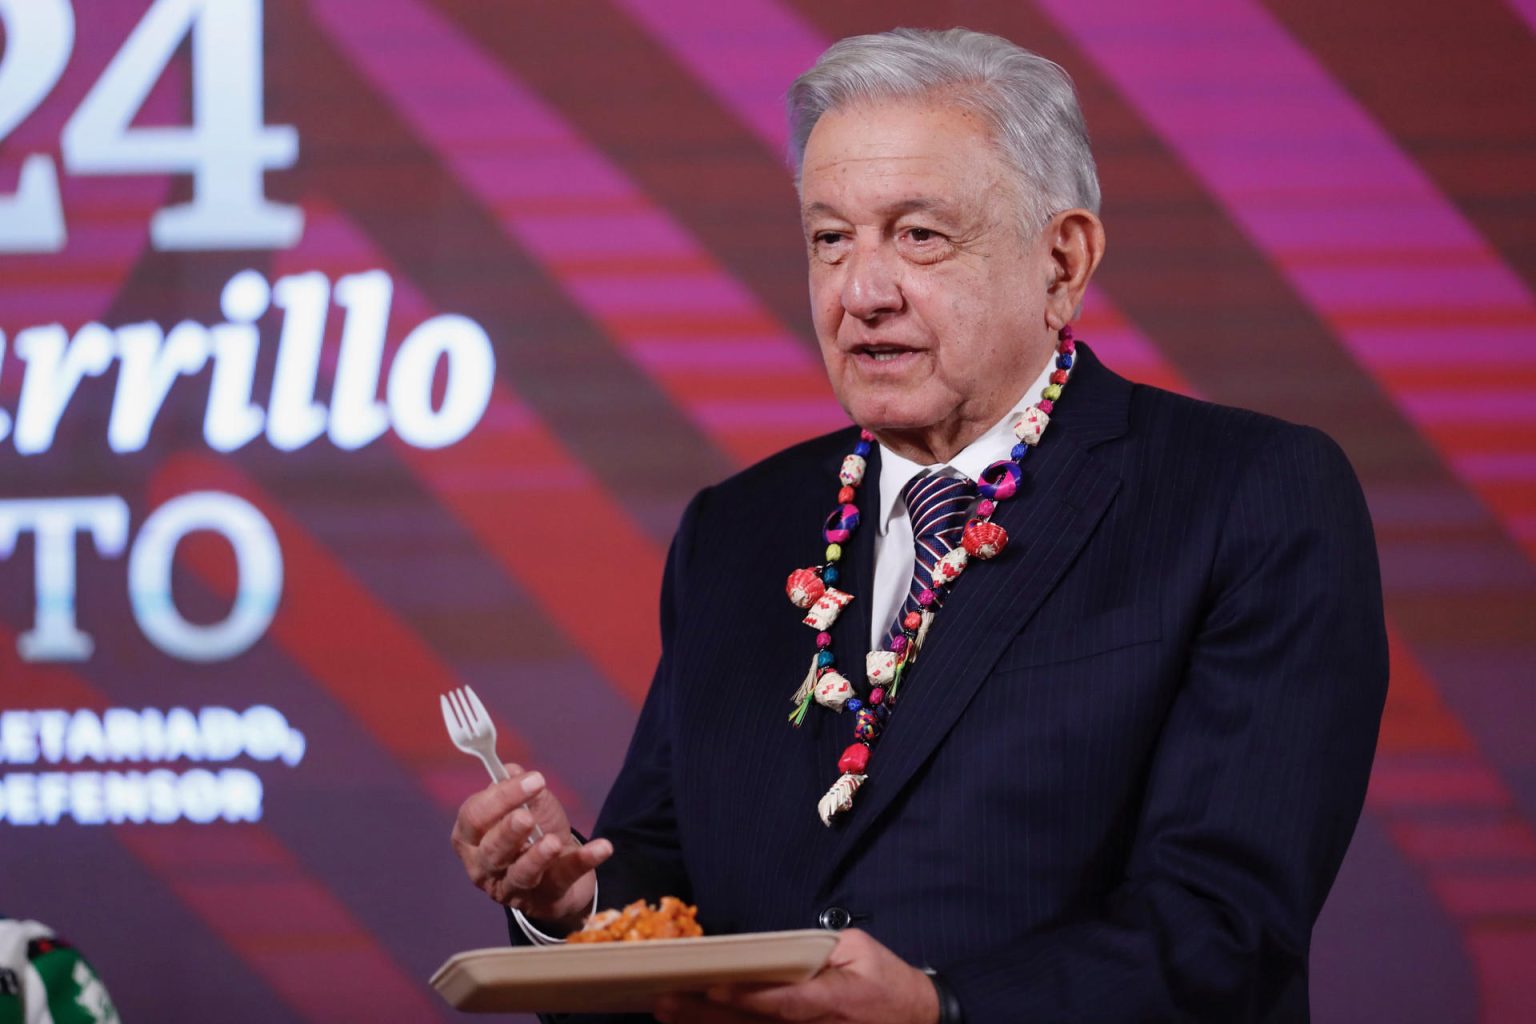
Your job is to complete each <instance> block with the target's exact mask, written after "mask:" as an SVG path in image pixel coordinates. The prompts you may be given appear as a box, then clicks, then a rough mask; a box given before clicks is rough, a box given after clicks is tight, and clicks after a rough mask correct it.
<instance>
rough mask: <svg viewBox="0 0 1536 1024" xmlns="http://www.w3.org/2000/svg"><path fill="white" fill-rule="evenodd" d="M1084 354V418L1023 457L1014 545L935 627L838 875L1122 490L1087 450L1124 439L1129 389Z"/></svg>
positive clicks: (1012, 516) (1064, 416) (844, 841)
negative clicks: (863, 837)
mask: <svg viewBox="0 0 1536 1024" xmlns="http://www.w3.org/2000/svg"><path fill="white" fill-rule="evenodd" d="M1080 351H1083V352H1084V353H1085V355H1084V356H1083V357H1081V362H1080V364H1079V369H1078V370H1076V371H1074V374H1073V382H1072V385H1073V387H1072V388H1071V390H1073V391H1075V392H1076V393H1075V394H1072V395H1071V398H1072V399H1074V400H1075V404H1077V405H1078V406H1080V407H1081V408H1082V412H1080V413H1075V414H1072V413H1069V410H1070V407H1066V408H1063V409H1062V411H1061V413H1060V415H1059V418H1058V420H1057V421H1056V422H1053V424H1052V426H1051V428H1050V430H1049V431H1048V432H1047V434H1046V440H1045V441H1044V442H1042V444H1041V445H1040V447H1039V448H1038V449H1037V450H1036V451H1035V452H1033V453H1031V455H1030V457H1029V458H1028V459H1026V460H1025V462H1024V478H1023V490H1022V493H1020V494H1019V495H1017V496H1015V497H1014V498H1013V499H1012V500H1010V501H1007V502H1004V503H1003V504H1002V505H1000V507H999V509H998V514H997V516H996V517H995V520H994V521H996V522H997V523H999V524H1000V525H1002V526H1003V528H1004V529H1006V530H1007V531H1008V536H1009V538H1010V542H1009V546H1008V548H1007V549H1006V550H1005V551H1004V552H1003V553H1002V554H1001V555H999V556H998V557H997V558H995V559H993V560H991V561H990V562H987V563H978V562H974V561H973V562H972V564H971V565H970V566H969V567H968V568H967V570H966V573H965V575H963V576H962V577H961V578H960V580H959V581H958V582H957V583H956V585H955V587H954V588H953V591H952V593H951V595H950V597H949V599H948V601H946V603H945V605H944V608H943V610H942V611H941V612H940V613H939V615H938V618H937V619H936V620H935V622H934V626H933V630H932V632H931V633H930V634H929V637H928V640H927V643H926V644H925V645H924V647H923V650H922V653H921V655H920V657H919V658H918V661H917V663H916V664H915V665H914V666H913V668H912V671H911V674H910V676H909V677H908V678H907V679H906V680H905V681H904V682H903V684H902V688H901V691H900V699H899V701H898V703H897V706H896V708H895V709H894V710H893V712H892V715H891V718H890V720H889V722H888V725H887V729H886V732H885V734H884V735H883V736H882V737H881V739H880V742H879V743H878V744H877V745H876V747H875V751H874V756H873V757H872V758H871V760H870V768H869V780H868V782H866V783H865V785H864V787H863V789H861V790H860V792H859V794H858V796H857V797H856V798H855V800H854V805H853V809H852V810H851V811H850V812H848V813H847V814H846V815H844V816H843V818H842V819H841V820H840V821H835V822H834V827H835V828H838V829H839V830H841V831H842V836H841V838H840V840H839V842H838V844H837V854H836V856H834V857H833V858H832V860H831V862H829V864H828V869H829V870H833V871H835V870H836V868H837V866H839V865H840V864H841V862H842V861H843V860H844V859H845V857H846V856H847V855H848V854H849V853H851V852H852V850H853V849H854V847H855V846H856V844H857V843H858V841H859V838H860V837H861V836H862V835H863V834H864V832H865V831H866V830H867V829H868V828H869V827H870V826H871V825H872V824H873V823H874V822H875V821H877V820H878V819H879V818H880V817H881V816H882V815H883V814H884V813H885V812H886V810H887V809H888V808H889V807H890V806H891V803H892V801H894V800H895V799H896V797H897V796H898V795H899V794H900V793H901V791H902V790H903V789H904V788H905V787H906V786H907V784H908V783H909V782H911V780H912V778H913V776H914V775H915V774H916V773H917V771H918V770H919V769H920V768H921V767H922V765H923V763H924V762H926V761H927V760H928V758H929V757H930V756H931V755H932V753H933V751H934V749H935V748H936V747H937V746H938V745H939V744H940V742H942V741H943V739H944V737H945V735H947V734H948V733H949V731H950V729H951V728H952V727H953V726H954V724H955V721H956V720H957V719H958V718H959V717H960V715H961V713H962V712H964V710H965V708H966V706H967V705H968V704H969V703H970V702H971V700H972V698H973V697H974V696H975V694H976V691H977V690H978V689H979V688H980V687H981V685H982V683H983V682H984V681H986V679H987V677H988V676H989V674H990V673H991V671H992V667H993V665H995V664H996V662H997V660H998V658H999V657H1000V656H1001V655H1002V653H1003V651H1004V649H1005V648H1006V647H1007V646H1008V644H1009V643H1010V642H1011V641H1012V640H1013V639H1014V638H1015V637H1017V636H1018V634H1019V632H1020V631H1021V630H1022V629H1023V628H1024V626H1025V624H1026V623H1027V622H1028V621H1029V619H1030V618H1031V617H1032V616H1033V615H1034V613H1035V611H1036V609H1038V608H1039V607H1040V605H1041V603H1042V602H1043V601H1044V600H1045V598H1046V597H1047V595H1048V594H1049V593H1050V592H1051V590H1052V588H1054V587H1055V585H1056V583H1057V581H1059V580H1060V579H1061V577H1062V575H1063V574H1064V573H1065V572H1066V570H1067V568H1068V567H1069V566H1070V565H1071V564H1072V562H1073V560H1074V559H1076V557H1077V554H1078V552H1079V551H1081V550H1082V547H1083V545H1084V544H1086V543H1087V541H1088V538H1089V537H1090V536H1091V535H1092V533H1093V531H1094V529H1095V527H1096V526H1097V525H1098V523H1099V521H1100V519H1101V518H1102V517H1103V515H1104V512H1105V511H1106V510H1107V509H1108V508H1109V505H1110V503H1111V501H1112V500H1113V499H1114V496H1115V493H1116V491H1117V490H1118V489H1119V486H1120V479H1119V477H1117V476H1116V475H1115V474H1114V473H1113V472H1111V471H1110V470H1108V469H1106V468H1105V467H1104V466H1103V465H1102V463H1101V462H1100V461H1099V460H1098V459H1096V458H1095V457H1094V456H1093V455H1092V453H1091V452H1090V451H1089V446H1090V445H1092V444H1096V443H1098V442H1099V441H1101V440H1104V439H1106V438H1108V437H1112V436H1117V435H1118V434H1120V433H1123V432H1124V429H1125V423H1126V411H1127V405H1128V402H1129V396H1130V386H1129V385H1128V384H1127V383H1126V382H1125V381H1123V380H1121V379H1120V378H1118V377H1115V376H1114V375H1113V374H1110V373H1109V372H1108V371H1107V370H1104V369H1103V367H1102V366H1100V365H1099V364H1098V362H1097V360H1095V359H1094V358H1093V356H1092V354H1091V353H1087V352H1086V350H1085V349H1084V348H1080ZM1063 405H1064V406H1066V403H1065V402H1064V403H1063ZM869 532H870V533H872V532H873V531H872V530H871V531H869ZM869 557H870V556H869V555H864V556H863V557H861V559H860V561H861V562H867V560H868V558H869ZM871 578H872V577H871ZM868 586H869V583H868V581H865V582H864V584H863V589H862V590H861V591H860V592H861V593H868V592H869V591H868ZM868 629H869V615H868V612H867V611H866V612H865V615H864V632H863V633H862V634H860V635H861V636H862V637H863V638H865V640H867V638H868ZM853 639H854V638H852V637H849V638H848V642H851V641H852V640H853ZM839 641H840V642H843V638H841V637H840V638H839ZM860 649H862V647H861V648H860ZM849 668H854V666H849ZM830 782H831V777H830V776H829V784H830Z"/></svg>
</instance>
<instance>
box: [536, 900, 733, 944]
mask: <svg viewBox="0 0 1536 1024" xmlns="http://www.w3.org/2000/svg"><path fill="white" fill-rule="evenodd" d="M698 913H699V908H698V907H692V906H689V905H688V904H686V903H684V902H683V901H682V900H680V899H677V898H676V897H675V896H663V897H662V898H661V906H659V907H653V906H651V905H649V904H648V903H646V902H645V900H635V902H633V903H631V904H630V905H629V906H627V907H625V908H624V909H623V910H602V911H599V912H598V913H596V914H593V915H592V916H591V917H589V918H587V923H586V925H585V926H583V928H582V929H581V931H579V932H575V933H574V934H571V935H569V936H567V937H566V941H567V942H638V941H643V940H645V939H691V938H695V937H697V936H700V935H703V934H704V929H703V928H700V927H699V922H698V921H696V920H694V918H696V917H697V916H698Z"/></svg>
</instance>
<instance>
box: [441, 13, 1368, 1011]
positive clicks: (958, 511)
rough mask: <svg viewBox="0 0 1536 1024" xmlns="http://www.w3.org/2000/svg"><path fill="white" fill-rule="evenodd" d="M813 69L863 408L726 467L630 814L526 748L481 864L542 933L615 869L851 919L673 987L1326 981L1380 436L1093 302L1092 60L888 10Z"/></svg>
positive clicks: (638, 764)
mask: <svg viewBox="0 0 1536 1024" xmlns="http://www.w3.org/2000/svg"><path fill="white" fill-rule="evenodd" d="M790 105H791V119H792V127H793V138H794V144H795V152H796V159H797V166H798V170H799V189H800V199H801V212H802V217H803V221H804V226H805V237H806V245H807V249H808V252H809V260H810V283H811V302H812V315H813V318H814V321H815V325H816V333H817V337H818V338H819V340H820V344H821V349H822V354H823V356H824V358H825V361H826V365H827V371H828V374H829V376H830V378H831V382H832V386H833V389H834V390H835V392H836V393H837V396H838V399H839V400H840V401H841V402H842V404H843V406H844V407H845V408H846V409H847V410H848V413H849V415H850V417H851V418H852V419H853V421H854V422H855V423H856V424H858V426H859V427H860V428H863V429H862V431H860V430H849V431H845V432H842V433H838V434H834V435H831V436H829V437H824V438H821V439H818V440H815V441H811V442H808V443H806V444H803V445H800V446H798V447H796V448H793V449H791V450H789V451H787V452H784V453H782V454H780V455H777V456H775V457H773V458H771V459H768V460H767V461H765V462H763V463H761V464H759V465H757V466H754V467H752V468H751V469H749V470H747V471H745V472H743V473H741V474H740V475H738V476H736V477H733V478H732V479H730V480H727V481H725V482H724V483H721V484H719V485H717V486H715V487H712V488H709V489H707V490H705V491H704V492H702V493H701V494H700V495H698V497H696V498H695V499H694V501H693V503H692V504H691V505H690V506H689V507H688V510H687V512H686V513H685V515H684V517H683V521H682V525H681V527H680V528H679V530H678V534H677V538H676V540H675V541H674V543H673V546H672V551H671V556H670V558H669V561H668V568H667V573H666V578H665V581H664V584H663V592H662V636H663V654H662V659H661V664H660V666H659V667H658V669H657V672H656V676H655V680H654V682H653V684H652V687H651V691H650V694H649V697H648V698H647V700H646V703H645V707H644V710H643V711H642V713H641V716H640V721H639V724H638V726H637V728H636V732H635V737H634V741H633V743H632V745H631V747H630V750H629V754H628V757H627V759H626V761H625V763H624V767H623V770H622V772H621V773H620V776H619V778H618V780H617V782H616V784H615V786H614V788H613V791H612V793H611V795H610V796H609V799H608V801H607V803H606V805H605V806H604V808H603V811H602V814H601V815H600V817H599V819H598V822H597V826H596V830H595V835H596V837H597V838H594V839H593V840H592V841H590V842H587V843H585V844H582V843H580V842H579V841H578V840H577V839H576V838H575V837H573V835H572V833H571V831H570V828H569V824H568V822H567V821H566V818H565V815H564V813H563V812H562V811H561V809H560V807H559V805H558V803H557V802H556V801H555V800H554V798H553V797H551V796H550V795H549V793H548V791H547V789H546V788H545V787H544V783H543V779H542V777H541V776H539V775H538V774H537V773H527V774H523V773H520V772H514V778H513V779H512V781H510V782H506V783H502V784H500V785H498V786H495V787H493V788H491V789H489V790H486V791H485V792H483V793H480V794H477V795H475V796H473V797H471V798H470V799H469V800H468V801H466V803H465V804H464V806H463V808H462V809H461V811H460V814H459V818H458V821H457V822H456V825H455V830H454V845H455V847H456V849H457V850H458V852H459V854H460V856H461V857H462V858H463V860H464V863H465V865H466V868H467V870H468V872H469V874H470V877H471V878H472V879H473V880H474V881H475V883H476V884H477V885H479V886H480V887H481V888H483V889H484V890H485V891H486V892H488V893H489V894H490V895H491V896H492V897H493V898H494V899H496V900H497V901H498V902H500V903H502V904H504V905H505V906H507V907H509V908H511V909H512V910H514V911H515V912H517V915H518V917H519V924H518V931H520V932H526V933H527V934H528V935H529V936H530V937H532V938H533V939H534V940H535V941H545V940H547V939H548V938H549V937H551V936H552V935H555V934H558V933H560V932H561V931H562V930H563V929H569V928H571V927H573V926H575V925H576V924H577V923H578V922H579V921H580V919H581V917H582V915H583V914H584V913H585V912H587V911H588V910H589V909H590V907H591V906H592V904H593V901H594V892H595V891H596V890H597V888H598V887H599V885H600V887H601V896H600V898H601V901H602V903H603V904H604V905H605V906H617V905H620V904H623V903H625V902H626V901H629V900H632V899H635V898H639V897H642V896H643V897H647V898H650V899H656V898H658V897H660V896H661V895H663V894H674V895H678V896H681V897H683V898H685V899H688V900H691V901H694V902H696V903H697V904H698V907H699V917H700V920H701V921H702V922H703V923H704V925H705V927H706V930H707V931H709V932H711V933H722V932H744V931H765V930H774V929H782V928H796V927H806V926H809V925H815V924H817V923H820V924H821V925H822V926H824V927H829V928H838V929H846V930H844V931H843V932H842V935H841V937H840V940H839V944H838V946H837V948H836V950H835V952H834V954H833V957H832V960H831V962H830V964H829V965H828V966H827V967H826V968H825V969H824V970H823V971H822V972H821V973H820V974H819V975H818V976H817V977H816V978H814V979H812V980H810V981H808V982H805V983H803V984H798V985H787V986H778V987H771V988H766V989H759V990H740V991H723V992H716V993H712V994H711V997H710V998H704V997H702V996H701V997H679V998H671V999H668V1000H665V1001H663V1003H662V1004H661V1005H660V1006H658V1007H657V1009H656V1016H657V1017H658V1018H659V1019H661V1020H664V1021H673V1020H675V1021H759V1020H816V1021H847V1022H853V1021H869V1022H883V1024H892V1022H912V1024H932V1022H934V1021H953V1020H959V1019H962V1018H963V1019H965V1020H968V1021H971V1022H973V1024H993V1022H999V1021H1012V1020H1021V1021H1023V1020H1117V1021H1118V1020H1124V1021H1149V1020H1172V1019H1180V1020H1182V1019H1201V1020H1219V1021H1238V1020H1287V1021H1290V1020H1300V1019H1305V1018H1306V1016H1307V1013H1308V1008H1307V947H1308V942H1309V939H1310V933H1311V928H1312V924H1313V921H1314V920H1315V919H1316V916H1317V914H1318V911H1319V909H1320V908H1321V906H1322V903H1323V899H1324V896H1325V895H1326V893H1327V891H1328V888H1329V885H1330V884H1331V882H1332V880H1333V876H1334V873H1335V871H1336V870H1337V868H1338V866H1339V862H1340V860H1341V859H1342V857H1343V855H1344V850H1345V847H1346V846H1347V844H1348V841H1349V837H1350V834H1351V832H1352V830H1353V827H1354V823H1355V820H1356V818H1357V816H1358V814H1359V810H1360V805H1361V801H1362V798H1363V795H1364V791H1365V784H1366V778H1367V774H1368V772H1369V768H1370V762H1371V756H1372V751H1373V748H1374V743H1375V737H1376V728H1377V722H1378V719H1379V715H1380V712H1381V706H1382V701H1383V699H1384V694H1385V687H1386V644H1385V638H1384V628H1383V623H1382V610H1381V595H1380V584H1379V579H1378V571H1377V565H1376V556H1375V550H1374V544H1373V540H1372V535H1371V529H1370V523H1369V519H1368V518H1367V514H1366V509H1365V506H1364V502H1363V500H1362V498H1361V494H1360V490H1359V487H1358V485H1357V484H1356V482H1355V479H1354V476H1353V474H1352V473H1351V471H1350V469H1349V466H1348V464H1347V463H1346V461H1345V459H1344V458H1343V456H1342V455H1341V454H1340V452H1339V451H1338V449H1337V448H1336V447H1335V446H1334V445H1333V444H1332V443H1331V442H1329V441H1328V440H1327V439H1326V438H1325V437H1323V436H1322V435H1320V434H1318V433H1317V432H1315V431H1312V430H1309V429H1306V428H1301V427H1295V426H1291V425H1288V424H1284V423H1281V422H1279V421H1276V420H1273V419H1269V418H1266V417H1263V416H1259V415H1256V414H1252V413H1247V412H1242V411H1238V410H1233V409H1225V408H1220V407H1217V406H1212V405H1208V404H1204V403H1200V402H1195V401H1192V400H1189V399H1185V398H1181V397H1178V396H1175V395H1171V394H1167V393H1165V392H1160V391H1157V390H1155V389H1152V388H1147V387H1142V386H1137V385H1133V384H1131V383H1128V382H1127V381H1125V380H1122V379H1121V378H1119V377H1117V376H1115V375H1114V374H1112V373H1111V372H1109V370H1107V369H1105V368H1104V367H1103V366H1102V365H1101V364H1100V363H1099V362H1098V361H1097V359H1096V358H1095V357H1094V355H1093V353H1092V352H1091V351H1090V350H1089V348H1088V347H1087V346H1086V345H1080V344H1077V343H1076V341H1075V339H1074V338H1073V336H1072V333H1071V329H1070V326H1069V325H1068V320H1069V318H1070V317H1071V316H1072V315H1073V313H1074V312H1075V311H1076V310H1077V309H1078V308H1079V305H1080V303H1081V301H1082V298H1083V293H1084V290H1085V289H1086V288H1087V285H1088V281H1089V278H1090V277H1091V276H1092V274H1093V272H1094V269H1095V267H1096V266H1097V265H1098V263H1099V260H1100V257H1101V256H1102V255H1103V252H1104V231H1103V228H1102V226H1101V225H1100V222H1099V219H1098V217H1097V215H1096V212H1095V211H1096V210H1097V207H1098V187H1097V182H1096V178H1095V174H1094V168H1093V160H1092V157H1091V155H1090V153H1089V150H1088V146H1087V137H1086V133H1085V130H1084V127H1083V123H1082V117H1081V114H1080V113H1079V111H1078V106H1077V102H1076V97H1075V96H1074V94H1073V90H1072V86H1071V83H1070V82H1069V80H1068V79H1067V78H1066V76H1065V74H1064V73H1063V72H1062V71H1061V70H1060V69H1059V68H1058V67H1056V66H1055V65H1054V64H1051V63H1050V62H1049V61H1046V60H1044V59H1042V58H1040V57H1038V56H1036V55H1034V54H1031V53H1029V52H1027V51H1024V50H1021V49H1019V48H1017V47H1015V46H1013V45H1012V44H1010V43H1008V42H1006V41H1004V40H1001V39H998V38H996V37H992V36H985V35H980V34H977V33H971V32H965V31H961V30H955V31H951V32H942V33H929V32H912V31H898V32H893V33H887V34H884V35H880V36H865V37H859V38H854V39H847V40H843V41H842V42H840V43H838V44H837V45H835V46H833V47H832V48H831V49H829V50H828V51H827V52H826V53H825V54H824V55H823V56H822V58H821V59H820V60H819V61H818V62H817V64H816V66H815V67H814V68H812V69H811V70H810V71H809V72H807V73H806V74H805V75H804V76H803V77H802V78H801V79H800V80H799V81H797V82H796V83H795V85H794V87H793V89H792V91H791V94H790ZM1198 298H1199V297H1198V295H1194V296H1191V301H1198ZM1230 343H1231V344H1241V343H1242V340H1241V339H1240V338H1235V339H1231V341H1230ZM786 574H790V576H789V583H788V586H787V588H786V587H785V585H784V584H783V583H782V582H781V581H783V580H784V579H785V577H786ZM786 589H787V591H788V594H789V596H790V598H791V601H792V602H793V604H791V603H786V601H785V596H784V595H785V592H786ZM797 683H799V684H800V689H799V690H796V684H797ZM786 713H788V714H789V716H790V718H791V720H792V722H798V723H799V724H798V727H796V726H795V725H793V724H792V722H791V721H786V720H785V719H786ZM525 799H527V800H530V801H531V802H530V803H529V805H528V808H527V809H522V808H520V807H519V805H520V804H521V803H522V802H523V801H524V800H525ZM535 821H537V823H538V825H539V826H540V827H541V828H542V830H543V832H544V836H543V838H542V839H540V840H538V841H537V842H533V843H529V837H530V835H531V832H532V826H533V824H534V822H535ZM850 926H852V927H850Z"/></svg>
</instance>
